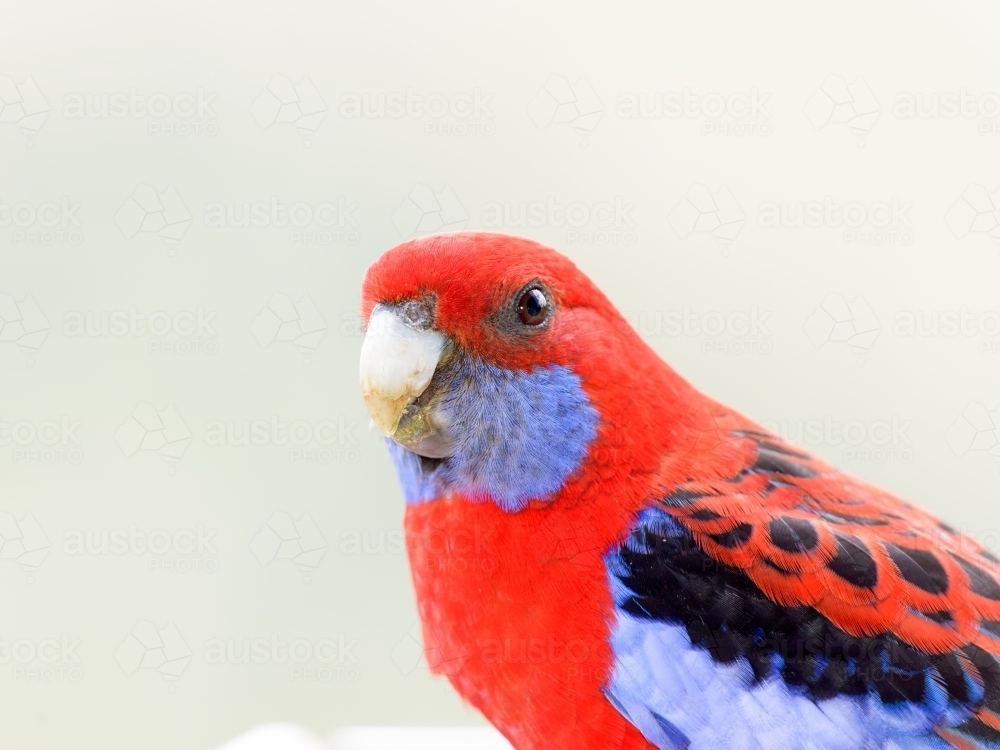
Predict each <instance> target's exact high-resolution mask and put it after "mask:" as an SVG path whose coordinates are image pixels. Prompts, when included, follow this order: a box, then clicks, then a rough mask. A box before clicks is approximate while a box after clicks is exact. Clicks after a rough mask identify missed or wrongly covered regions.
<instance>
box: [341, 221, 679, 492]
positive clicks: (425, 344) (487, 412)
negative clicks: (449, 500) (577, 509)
mask: <svg viewBox="0 0 1000 750" xmlns="http://www.w3.org/2000/svg"><path fill="white" fill-rule="evenodd" d="M361 312H362V316H363V319H364V321H365V327H366V335H365V340H364V343H363V345H362V349H361V368H360V370H361V373H360V374H361V388H362V394H363V396H364V400H365V404H366V405H367V407H368V411H369V413H370V414H371V417H372V420H373V422H374V423H375V425H376V426H377V427H378V428H379V430H381V432H382V433H383V434H384V435H385V436H386V438H387V439H388V442H389V446H390V449H391V452H392V454H393V458H394V459H395V462H396V466H397V471H398V473H399V474H400V477H401V479H402V481H403V485H404V491H405V494H406V495H407V499H408V500H409V501H410V502H419V501H421V500H428V499H433V498H436V497H439V496H441V495H442V494H443V493H446V492H457V493H459V494H462V495H465V496H467V497H471V498H475V499H489V500H493V501H494V502H496V503H497V504H498V505H500V506H501V507H503V508H505V509H508V510H517V509H520V508H522V507H524V506H525V505H526V504H527V503H529V502H530V501H545V500H546V499H548V498H551V497H552V496H553V495H554V494H555V493H556V492H558V491H559V490H560V488H562V487H563V486H564V485H565V483H566V482H567V480H569V479H570V478H571V477H572V476H573V475H574V473H575V472H577V469H578V468H579V466H580V465H581V463H582V462H583V460H584V458H585V457H586V455H587V453H588V451H589V450H591V449H592V448H593V446H594V443H595V440H597V439H598V436H599V434H600V433H601V432H602V430H605V429H606V428H608V427H609V426H612V425H609V414H612V413H614V412H615V408H617V407H614V405H613V404H611V403H610V401H612V400H614V394H618V396H621V394H622V393H623V392H624V394H625V396H626V397H628V396H629V395H630V394H629V390H630V388H631V387H632V386H633V385H636V387H635V388H632V393H631V396H632V397H635V398H639V397H640V396H641V393H642V392H644V391H645V390H646V386H648V385H649V383H648V382H646V380H648V378H647V379H646V380H644V379H643V378H642V377H641V375H642V371H643V370H644V369H645V370H649V367H648V362H647V360H648V357H649V356H650V355H651V352H650V351H649V350H648V348H646V347H645V345H644V344H642V342H641V340H640V339H639V338H638V336H637V335H636V334H635V333H634V332H633V331H632V329H631V327H630V326H628V324H627V323H626V322H625V320H624V318H623V317H622V316H621V315H620V314H619V313H618V311H617V310H616V309H615V308H614V306H613V305H612V304H611V303H610V302H609V301H608V299H607V298H606V297H605V296H604V295H603V294H602V293H601V291H600V290H599V289H598V288H597V287H596V286H595V285H594V284H593V283H592V282H591V281H590V279H588V278H587V277H586V275H584V274H583V273H582V272H581V271H580V270H579V269H578V268H577V267H576V266H575V265H574V264H573V263H572V262H571V261H570V260H569V259H568V258H566V257H564V256H562V255H560V254H559V253H557V252H555V251H554V250H551V249H549V248H547V247H544V246H542V245H540V244H538V243H536V242H533V241H531V240H527V239H522V238H517V237H510V236H506V235H499V234H488V233H457V234H447V235H437V236H431V237H426V238H421V239H417V240H412V241H409V242H406V243H403V244H402V245H399V246H397V247H395V248H393V249H392V250H389V251H388V252H386V253H385V254H384V255H382V256H381V257H380V258H379V259H378V260H377V261H376V262H375V263H374V264H373V265H372V266H371V267H370V268H369V269H368V272H367V274H366V275H365V279H364V283H363V288H362V302H361ZM652 357H653V359H654V360H655V361H656V362H658V363H659V364H660V366H662V367H665V365H663V364H662V362H659V360H658V359H656V357H655V355H652ZM654 369H655V368H654ZM637 375H638V376H640V377H639V378H638V381H639V382H637V383H633V382H632V381H636V380H637V377H636V376H637ZM661 395H662V394H661ZM612 421H613V420H612Z"/></svg>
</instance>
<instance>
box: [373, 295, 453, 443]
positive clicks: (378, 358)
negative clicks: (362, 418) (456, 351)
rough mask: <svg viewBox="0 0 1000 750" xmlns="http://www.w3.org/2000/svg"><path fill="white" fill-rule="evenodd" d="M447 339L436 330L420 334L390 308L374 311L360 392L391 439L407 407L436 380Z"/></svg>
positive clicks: (375, 420)
mask: <svg viewBox="0 0 1000 750" xmlns="http://www.w3.org/2000/svg"><path fill="white" fill-rule="evenodd" d="M444 345H445V337H444V334H442V333H441V332H440V331H436V330H434V329H433V328H428V329H426V330H422V331H420V330H417V329H415V328H411V327H410V326H408V325H406V323H404V322H403V321H402V320H401V319H400V317H399V316H398V315H396V314H395V313H394V312H393V311H392V310H390V309H387V308H378V307H376V308H375V311H374V312H373V313H372V316H371V318H370V319H369V321H368V332H367V333H366V334H365V341H364V343H363V344H362V345H361V392H362V394H363V395H364V398H365V404H366V405H367V406H368V413H369V414H371V416H372V420H374V422H375V424H376V425H378V428H379V429H380V430H381V431H382V433H383V434H384V435H387V436H388V437H392V435H393V434H394V433H395V432H396V428H397V427H398V426H399V420H400V418H401V417H402V416H403V412H404V411H405V410H406V407H407V406H408V405H409V404H411V403H412V402H413V401H414V400H415V399H416V398H418V397H419V396H420V394H422V393H423V392H424V391H425V390H426V389H427V386H428V385H429V384H430V382H431V378H433V377H434V370H435V368H436V367H437V365H438V362H439V361H440V360H441V353H442V352H443V351H444Z"/></svg>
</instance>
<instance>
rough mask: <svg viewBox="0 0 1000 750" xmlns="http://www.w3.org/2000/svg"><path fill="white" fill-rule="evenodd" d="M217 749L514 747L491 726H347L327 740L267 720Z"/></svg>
mask: <svg viewBox="0 0 1000 750" xmlns="http://www.w3.org/2000/svg"><path fill="white" fill-rule="evenodd" d="M216 750H512V748H511V745H510V743H509V742H507V740H506V739H504V737H503V735H501V734H500V733H499V732H498V731H496V730H495V729H492V728H491V727H346V728H344V729H340V730H337V731H336V732H334V733H333V735H332V736H331V737H330V740H329V742H324V741H323V740H321V739H320V738H319V737H316V736H315V735H313V734H311V733H310V732H308V731H306V730H305V729H303V728H302V727H298V726H295V725H294V724H264V725H263V726H259V727H257V728H255V729H251V730H250V731H249V732H247V733H246V734H241V735H240V736H239V737H237V738H236V739H233V740H230V741H229V742H227V743H225V744H224V745H220V746H219V747H218V748H216Z"/></svg>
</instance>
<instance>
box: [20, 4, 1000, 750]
mask: <svg viewBox="0 0 1000 750" xmlns="http://www.w3.org/2000/svg"><path fill="white" fill-rule="evenodd" d="M998 21H1000V18H998V16H997V15H996V11H995V10H994V9H993V7H992V6H990V5H988V4H987V3H985V2H981V3H978V2H947V3H946V2H923V3H914V2H886V3H880V4H878V5H874V6H873V5H872V4H871V3H862V2H846V3H836V4H830V5H828V6H826V7H825V8H824V7H820V6H809V7H806V6H803V5H802V4H801V3H792V2H787V3H768V4H766V5H760V4H756V5H747V4H745V3H737V2H728V3H714V2H710V3H683V4H681V3H644V4H639V3H617V4H614V5H611V4H607V5H601V4H590V3H587V4H580V3H569V2H559V3H550V4H545V5H540V4H537V3H517V4H504V5H503V6H502V7H501V6H495V7H494V6H486V5H485V4H479V5H477V4H470V3H459V2H451V3H443V2H440V3H432V4H420V5H415V4H405V3H395V4H387V3H295V2H290V3H282V4H277V3H275V4H264V3H254V2H250V3H242V4H236V3H228V4H221V3H206V2H197V3H196V2H188V1H187V0H174V1H172V2H168V3H160V4H157V5H155V6H140V5H136V4H135V3H128V2H114V1H110V0H95V1H94V2H90V3H86V4H80V3H70V2H33V3H20V4H10V3H8V4H7V5H6V6H5V7H4V9H3V20H2V22H0V107H2V108H0V254H2V256H0V257H2V259H3V261H2V264H0V324H2V327H0V369H2V373H3V388H2V391H0V467H2V468H0V474H2V477H3V482H2V490H0V542H2V544H0V590H2V592H3V602H4V603H3V606H2V607H0V706H3V708H2V711H0V715H2V717H3V729H2V734H3V745H4V746H5V747H17V748H56V747H67V746H72V747H79V748H91V747H92V748H125V747H144V748H174V747H186V748H204V749H205V750H207V749H208V748H212V747H215V746H217V745H218V744H220V743H222V742H224V741H226V740H228V739H230V738H232V737H234V736H236V735H238V734H240V733H241V732H243V731H245V730H247V729H248V728H250V727H252V726H254V725H257V724H260V723H263V722H266V721H285V722H291V723H295V724H298V725H301V726H303V727H305V728H307V729H308V730H309V731H310V732H312V733H314V734H316V735H318V736H323V737H326V736H329V735H330V733H331V732H333V731H334V730H336V729H337V728H339V727H343V726H346V725H385V726H394V725H414V724H420V725H477V724H482V719H481V718H480V717H479V716H478V714H476V713H475V712H474V711H472V710H471V709H468V708H466V707H464V706H463V705H462V703H461V702H460V701H459V699H458V698H457V697H456V695H455V693H454V692H453V691H452V690H451V688H450V686H449V685H448V684H447V682H446V681H445V680H443V679H440V678H434V677H432V676H431V675H430V674H429V673H428V670H427V668H426V666H425V664H424V662H423V660H422V658H421V644H420V633H419V626H418V624H417V614H416V609H415V605H414V599H413V594H412V591H411V587H410V581H409V571H408V567H407V560H406V556H405V552H404V545H403V540H402V531H401V518H402V512H403V501H402V498H401V494H400V491H399V489H398V487H397V483H396V479H395V476H394V474H393V471H392V468H391V466H390V462H389V459H388V456H387V454H386V452H385V450H384V448H383V446H382V445H381V442H380V440H379V439H378V437H377V436H376V434H375V433H372V432H370V431H369V429H368V418H367V416H366V413H365V410H364V406H363V403H362V401H361V398H360V393H359V388H358V385H357V359H358V353H359V349H360V346H361V341H362V336H361V333H360V330H359V319H358V317H357V315H356V306H357V302H358V289H359V284H360V280H361V277H362V274H363V272H364V270H365V268H366V267H367V266H368V265H369V264H370V263H371V262H372V261H373V260H374V259H375V258H376V257H377V256H378V255H379V254H380V253H381V252H383V251H384V250H386V249H387V248H389V247H391V246H393V245H395V244H397V243H398V242H400V241H402V240H404V239H407V238H410V237H413V236H416V235H419V234H424V233H428V232H434V231H451V230H456V229H490V230H495V231H503V232H510V233H515V234H522V235H527V236H530V237H533V238H535V239H537V240H540V241H542V242H544V243H547V244H549V245H551V246H553V247H555V248H557V249H559V250H561V251H562V252H564V253H567V254H568V255H569V256H570V257H572V258H573V259H574V260H575V261H576V263H578V264H579V265H580V266H581V267H582V268H583V269H584V270H585V271H586V272H587V273H589V274H590V275H591V276H592V277H593V278H594V279H595V280H596V281H597V283H598V284H599V285H600V286H601V287H602V288H603V289H604V290H605V291H606V292H607V294H608V295H609V296H610V297H611V299H612V300H613V301H614V302H615V303H616V304H617V305H618V306H619V308H620V309H621V310H622V311H623V312H625V313H626V314H627V315H628V316H629V319H630V320H631V321H632V322H633V324H634V325H635V326H636V327H637V328H638V329H639V330H640V332H641V333H642V334H643V335H644V336H645V337H646V338H647V339H648V340H649V341H650V342H651V343H652V344H653V346H654V347H655V348H656V349H657V350H658V351H659V352H660V353H661V354H662V355H663V356H664V357H665V358H666V359H667V360H668V361H669V362H670V363H671V364H672V365H673V366H674V367H675V368H676V369H677V370H679V371H680V372H681V373H682V374H683V375H685V376H686V377H687V378H689V379H690V380H691V381H693V382H694V383H695V384H696V385H697V386H698V387H699V388H701V389H703V390H705V391H706V392H708V393H709V394H711V395H712V396H714V397H717V398H719V399H721V400H723V401H725V402H727V403H728V404H730V405H732V406H733V407H735V408H737V409H740V410H742V411H743V412H744V413H746V414H748V415H749V416H750V417H752V418H754V419H756V420H759V421H761V422H763V423H764V424H766V425H768V426H769V427H771V428H772V429H775V430H778V431H780V432H781V433H782V434H783V435H784V436H785V437H787V438H789V439H791V440H793V441H795V442H797V443H799V444H801V445H804V446H805V447H806V448H808V449H809V450H812V451H815V452H817V453H819V454H821V455H823V456H825V457H826V458H828V459H830V460H831V461H833V462H835V463H836V464H837V465H839V466H841V467H842V468H845V469H847V470H849V471H851V472H853V473H855V474H858V475H860V476H862V477H865V478H867V479H870V480H873V481H875V482H877V483H879V484H881V485H883V486H885V487H886V488H888V489H890V490H892V491H894V492H897V493H898V494H901V495H903V496H905V497H907V498H908V499H910V500H912V501H914V502H916V503H918V504H920V505H923V506H925V507H927V508H929V509H931V510H933V511H935V512H937V513H938V514H940V515H942V516H943V517H944V518H946V519H947V520H948V521H949V522H950V523H952V524H953V525H955V526H956V527H958V528H960V529H962V530H964V531H966V532H967V533H970V534H972V535H974V536H976V537H977V538H979V539H980V540H981V541H983V543H984V544H986V545H987V547H989V548H991V549H993V550H994V551H998V549H1000V504H998V490H1000V447H998V446H1000V378H998V375H1000V282H998V279H1000V224H998V221H1000V70H998V62H1000V59H998V56H1000V53H998V48H997V46H996V29H997V28H998Z"/></svg>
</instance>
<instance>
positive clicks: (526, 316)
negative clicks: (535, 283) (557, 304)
mask: <svg viewBox="0 0 1000 750" xmlns="http://www.w3.org/2000/svg"><path fill="white" fill-rule="evenodd" d="M548 315H549V301H548V300H547V299H546V298H545V294H543V293H542V290H541V289H529V290H528V291H526V292H525V293H524V294H522V295H521V299H519V300H518V301H517V317H518V318H519V319H520V320H521V322H522V323H524V324H525V325H526V326H538V325H541V324H542V323H544V322H545V319H546V318H547V317H548Z"/></svg>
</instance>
